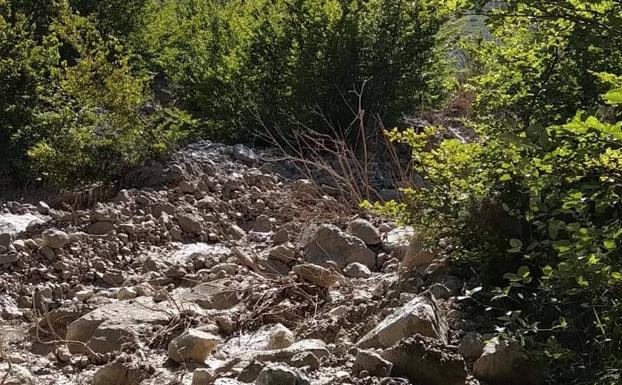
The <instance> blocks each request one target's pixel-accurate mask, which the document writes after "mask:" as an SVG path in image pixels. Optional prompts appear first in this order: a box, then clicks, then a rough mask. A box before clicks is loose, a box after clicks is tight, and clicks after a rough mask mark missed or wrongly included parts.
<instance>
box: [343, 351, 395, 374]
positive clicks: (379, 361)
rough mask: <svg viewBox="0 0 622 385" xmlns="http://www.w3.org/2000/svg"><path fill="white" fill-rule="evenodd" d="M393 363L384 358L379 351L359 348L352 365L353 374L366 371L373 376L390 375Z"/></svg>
mask: <svg viewBox="0 0 622 385" xmlns="http://www.w3.org/2000/svg"><path fill="white" fill-rule="evenodd" d="M391 368H393V364H392V363H390V362H389V361H387V360H385V359H384V358H382V357H381V356H380V355H379V354H378V353H375V352H373V351H370V350H359V351H358V352H357V354H356V359H355V360H354V365H353V366H352V374H354V375H355V376H357V375H359V374H360V373H361V371H366V372H367V373H369V374H370V375H372V376H376V377H388V376H390V375H391Z"/></svg>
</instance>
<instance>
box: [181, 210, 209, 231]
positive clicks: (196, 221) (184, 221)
mask: <svg viewBox="0 0 622 385" xmlns="http://www.w3.org/2000/svg"><path fill="white" fill-rule="evenodd" d="M175 218H176V219H177V221H178V222H179V227H180V228H181V230H182V231H184V232H186V233H192V234H201V232H203V226H202V225H201V220H200V218H199V217H197V216H196V215H193V214H188V213H179V214H177V215H175Z"/></svg>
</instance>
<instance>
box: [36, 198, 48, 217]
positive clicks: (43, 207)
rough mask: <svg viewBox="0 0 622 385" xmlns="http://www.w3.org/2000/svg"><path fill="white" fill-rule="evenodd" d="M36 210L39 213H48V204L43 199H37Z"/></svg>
mask: <svg viewBox="0 0 622 385" xmlns="http://www.w3.org/2000/svg"><path fill="white" fill-rule="evenodd" d="M37 211H38V212H39V213H40V214H43V215H48V214H49V213H50V206H48V204H47V203H45V202H43V201H39V203H37Z"/></svg>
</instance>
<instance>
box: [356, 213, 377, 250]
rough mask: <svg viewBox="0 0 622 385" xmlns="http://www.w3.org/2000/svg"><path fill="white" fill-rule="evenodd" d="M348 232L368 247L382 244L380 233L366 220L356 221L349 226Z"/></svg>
mask: <svg viewBox="0 0 622 385" xmlns="http://www.w3.org/2000/svg"><path fill="white" fill-rule="evenodd" d="M348 232H349V233H350V234H352V235H354V236H355V237H358V238H360V239H361V240H362V241H363V242H365V244H367V245H377V244H379V243H380V240H381V238H380V231H378V229H377V228H376V227H374V225H372V224H371V223H370V222H369V221H367V220H365V219H355V220H353V221H352V222H350V223H349V224H348Z"/></svg>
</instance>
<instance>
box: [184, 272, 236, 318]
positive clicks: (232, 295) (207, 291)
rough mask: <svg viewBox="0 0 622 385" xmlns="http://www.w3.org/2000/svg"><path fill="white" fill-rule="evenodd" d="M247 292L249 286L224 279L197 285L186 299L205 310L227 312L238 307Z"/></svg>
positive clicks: (185, 296)
mask: <svg viewBox="0 0 622 385" xmlns="http://www.w3.org/2000/svg"><path fill="white" fill-rule="evenodd" d="M247 290H248V286H247V285H245V284H242V283H240V282H237V281H233V280H230V279H228V278H224V279H221V280H218V281H213V282H210V283H206V284H200V285H197V286H195V287H193V288H192V291H191V292H190V293H188V294H184V298H185V299H187V300H190V301H193V302H195V303H196V304H197V305H199V306H201V307H202V308H204V309H216V310H225V309H230V308H232V307H234V306H235V305H237V304H238V303H239V302H240V299H241V298H242V297H243V296H244V294H245V293H246V292H247Z"/></svg>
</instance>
